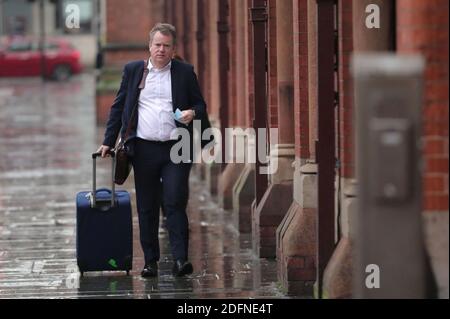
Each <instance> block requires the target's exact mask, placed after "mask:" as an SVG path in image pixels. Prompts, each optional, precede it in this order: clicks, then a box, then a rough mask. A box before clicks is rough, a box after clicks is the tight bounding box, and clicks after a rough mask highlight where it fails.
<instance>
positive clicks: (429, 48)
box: [397, 0, 449, 211]
mask: <svg viewBox="0 0 450 319" xmlns="http://www.w3.org/2000/svg"><path fill="white" fill-rule="evenodd" d="M448 10H449V1H448V0H433V1H423V0H398V1H397V49H398V51H399V52H401V53H417V52H420V53H422V54H423V55H424V56H425V57H426V59H427V66H426V71H425V96H424V105H423V135H424V143H425V144H424V164H425V174H424V209H425V210H428V211H445V210H448V182H449V181H448V165H449V161H448V121H449V120H448V115H449V114H448V108H449V104H448V67H449V66H448V53H449V50H448V48H449V45H448V36H449V32H448V28H449V22H448Z"/></svg>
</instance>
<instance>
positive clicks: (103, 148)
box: [97, 145, 111, 158]
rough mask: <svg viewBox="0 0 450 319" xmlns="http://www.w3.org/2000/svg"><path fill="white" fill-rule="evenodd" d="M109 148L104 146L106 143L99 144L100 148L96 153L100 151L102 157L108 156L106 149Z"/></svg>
mask: <svg viewBox="0 0 450 319" xmlns="http://www.w3.org/2000/svg"><path fill="white" fill-rule="evenodd" d="M110 149H111V147H109V146H106V145H102V146H100V148H99V149H98V150H97V153H102V158H105V157H109V156H110V155H109V154H108V151H109V150H110Z"/></svg>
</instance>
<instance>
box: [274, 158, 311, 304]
mask: <svg viewBox="0 0 450 319" xmlns="http://www.w3.org/2000/svg"><path fill="white" fill-rule="evenodd" d="M296 164H297V163H296ZM296 166H297V167H296V171H298V172H299V174H298V177H296V179H295V188H294V202H293V203H292V205H291V207H290V209H289V211H288V213H287V214H286V216H285V217H284V219H283V221H282V222H281V224H280V226H279V227H278V229H277V233H276V236H277V237H276V239H277V263H278V264H277V266H278V279H279V281H280V282H281V284H282V285H283V288H284V289H285V290H286V291H287V292H288V294H289V295H297V296H312V294H313V286H314V282H315V281H316V262H315V259H316V250H317V248H316V246H317V235H316V222H317V182H318V176H317V164H306V165H303V166H301V163H300V162H299V163H298V164H297V165H296Z"/></svg>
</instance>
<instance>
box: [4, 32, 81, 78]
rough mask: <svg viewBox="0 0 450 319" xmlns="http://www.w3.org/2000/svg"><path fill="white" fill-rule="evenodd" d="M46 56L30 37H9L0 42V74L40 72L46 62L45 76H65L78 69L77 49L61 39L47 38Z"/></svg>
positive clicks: (16, 74)
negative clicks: (0, 43)
mask: <svg viewBox="0 0 450 319" xmlns="http://www.w3.org/2000/svg"><path fill="white" fill-rule="evenodd" d="M44 56H45V58H44V59H43V58H42V53H41V51H40V50H39V43H38V41H37V40H34V39H32V38H25V37H20V38H11V39H7V40H6V41H4V43H3V44H2V45H1V46H0V76H39V75H41V73H42V72H41V70H42V66H45V67H44V69H45V75H46V77H49V78H53V79H55V80H67V79H68V78H69V77H70V76H71V75H72V74H77V73H80V72H81V69H82V66H81V64H80V52H79V51H78V50H76V49H75V48H73V46H72V45H71V44H70V43H69V42H67V41H66V40H63V39H56V38H48V39H47V40H46V46H45V54H44Z"/></svg>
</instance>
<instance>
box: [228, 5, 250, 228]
mask: <svg viewBox="0 0 450 319" xmlns="http://www.w3.org/2000/svg"><path fill="white" fill-rule="evenodd" d="M235 4H236V13H235V25H236V43H237V45H236V66H237V70H238V72H237V73H236V101H237V110H238V114H237V115H238V117H237V124H238V126H240V127H242V128H244V129H246V128H247V127H249V125H248V124H249V123H247V114H248V109H247V107H248V106H249V105H248V103H246V97H247V95H248V92H247V90H246V87H247V86H246V82H247V79H248V76H247V70H246V68H245V66H246V63H245V61H246V54H245V53H246V50H245V47H246V41H245V38H246V37H245V32H246V27H245V26H246V23H247V16H248V15H247V14H245V13H246V12H247V10H246V7H247V5H246V2H245V1H236V3H235ZM250 143H252V144H254V140H253V139H247V144H245V148H246V149H245V153H247V151H248V148H249V147H251V149H255V147H254V146H250V145H249V144H250ZM254 199H255V165H254V163H249V161H248V159H246V163H245V168H244V169H243V171H242V172H241V174H240V176H239V177H238V180H237V181H236V183H235V184H234V187H233V211H234V214H235V215H236V216H237V218H236V219H237V221H238V223H239V224H238V225H239V227H238V228H239V231H240V232H242V233H251V230H252V226H251V223H252V221H251V218H252V216H251V206H252V203H253V201H254Z"/></svg>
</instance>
